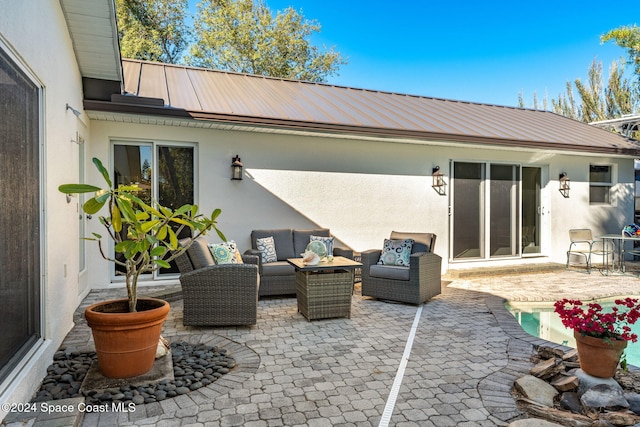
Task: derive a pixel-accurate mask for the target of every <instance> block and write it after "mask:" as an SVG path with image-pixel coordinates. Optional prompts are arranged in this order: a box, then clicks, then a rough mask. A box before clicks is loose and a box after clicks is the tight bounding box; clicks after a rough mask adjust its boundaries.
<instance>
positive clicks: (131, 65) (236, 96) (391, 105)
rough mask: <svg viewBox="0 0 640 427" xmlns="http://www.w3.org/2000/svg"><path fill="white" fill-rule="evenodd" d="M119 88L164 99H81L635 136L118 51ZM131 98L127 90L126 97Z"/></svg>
mask: <svg viewBox="0 0 640 427" xmlns="http://www.w3.org/2000/svg"><path fill="white" fill-rule="evenodd" d="M122 62H123V71H124V88H125V91H126V93H127V94H130V95H135V96H138V97H148V98H161V99H162V100H163V101H164V104H165V106H164V107H160V108H158V107H150V106H148V107H144V106H140V105H139V104H138V105H130V104H129V103H127V102H126V98H127V97H124V99H125V100H124V101H122V99H123V97H120V98H119V101H118V102H117V103H114V102H111V103H109V102H98V101H96V102H93V101H87V100H85V108H86V109H88V110H97V111H100V110H102V111H111V112H115V113H134V114H136V113H138V114H152V115H163V116H175V117H183V118H185V117H187V118H192V119H198V120H206V121H214V122H220V123H226V124H244V125H252V126H263V127H270V128H280V129H288V130H296V131H314V132H325V133H337V134H348V135H361V136H374V137H387V138H389V137H391V138H405V139H406V138H409V139H418V140H423V141H445V142H447V141H451V142H462V143H481V144H491V145H498V146H500V145H505V146H512V147H523V148H537V149H551V150H569V151H582V152H589V153H607V154H617V155H629V156H640V144H639V143H638V142H637V141H635V140H632V139H628V138H625V137H623V136H620V135H618V134H615V133H612V132H609V131H606V130H603V129H599V128H597V127H593V126H589V125H588V124H586V123H582V122H578V121H575V120H572V119H569V118H566V117H563V116H561V115H558V114H555V113H551V112H548V111H541V110H532V109H524V108H515V107H505V106H498V105H489V104H480V103H473V102H463V101H454V100H447V99H440V98H430V97H424V96H414V95H406V94H399V93H390V92H381V91H375V90H366V89H356V88H351V87H343V86H334V85H330V84H322V83H310V82H303V81H295V80H286V79H279V78H272V77H264V76H255V75H247V74H239V73H231V72H223V71H215V70H208V69H201V68H192V67H185V66H179V65H170V64H162V63H153V62H145V61H137V60H130V59H123V61H122ZM133 99H134V98H133V97H132V100H133Z"/></svg>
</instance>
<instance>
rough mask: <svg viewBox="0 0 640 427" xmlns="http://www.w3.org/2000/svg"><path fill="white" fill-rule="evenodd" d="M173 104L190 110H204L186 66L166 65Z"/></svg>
mask: <svg viewBox="0 0 640 427" xmlns="http://www.w3.org/2000/svg"><path fill="white" fill-rule="evenodd" d="M164 71H165V77H166V79H167V90H168V92H169V99H170V100H171V104H170V105H171V106H172V107H174V108H182V109H185V110H189V111H202V106H201V105H200V102H199V101H198V94H197V92H196V91H195V89H194V87H193V84H192V83H191V79H190V78H189V74H188V73H187V69H186V68H181V67H164Z"/></svg>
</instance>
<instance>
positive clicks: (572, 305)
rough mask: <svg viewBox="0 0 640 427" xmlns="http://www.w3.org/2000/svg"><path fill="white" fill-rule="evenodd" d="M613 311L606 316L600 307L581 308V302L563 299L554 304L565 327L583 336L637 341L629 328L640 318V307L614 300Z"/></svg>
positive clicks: (633, 301)
mask: <svg viewBox="0 0 640 427" xmlns="http://www.w3.org/2000/svg"><path fill="white" fill-rule="evenodd" d="M615 304H616V305H615V306H614V307H613V308H611V311H608V312H603V311H602V306H601V305H600V304H597V303H589V304H586V309H585V305H584V304H582V301H580V300H571V299H563V300H559V301H556V303H555V304H554V306H555V312H556V313H558V315H559V316H560V320H562V324H563V325H564V326H565V327H567V328H571V329H573V330H574V331H577V332H579V333H581V334H583V335H588V336H591V337H595V338H604V339H617V340H619V339H622V340H625V341H633V342H636V341H638V335H637V334H632V333H631V328H630V327H629V325H633V324H634V323H636V321H637V320H638V319H639V318H640V303H638V300H637V299H634V298H625V299H617V300H615Z"/></svg>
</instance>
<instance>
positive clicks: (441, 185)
mask: <svg viewBox="0 0 640 427" xmlns="http://www.w3.org/2000/svg"><path fill="white" fill-rule="evenodd" d="M431 178H432V179H433V182H432V183H431V187H433V189H434V190H436V193H438V194H439V195H441V196H444V195H445V194H446V189H445V186H446V185H447V184H446V183H445V182H444V175H443V174H442V172H440V166H436V167H435V168H433V170H432V174H431Z"/></svg>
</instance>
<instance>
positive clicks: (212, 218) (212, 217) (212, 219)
mask: <svg viewBox="0 0 640 427" xmlns="http://www.w3.org/2000/svg"><path fill="white" fill-rule="evenodd" d="M221 213H222V209H215V210H214V211H213V212H212V213H211V221H215V220H216V218H218V217H219V216H220V214H221Z"/></svg>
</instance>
